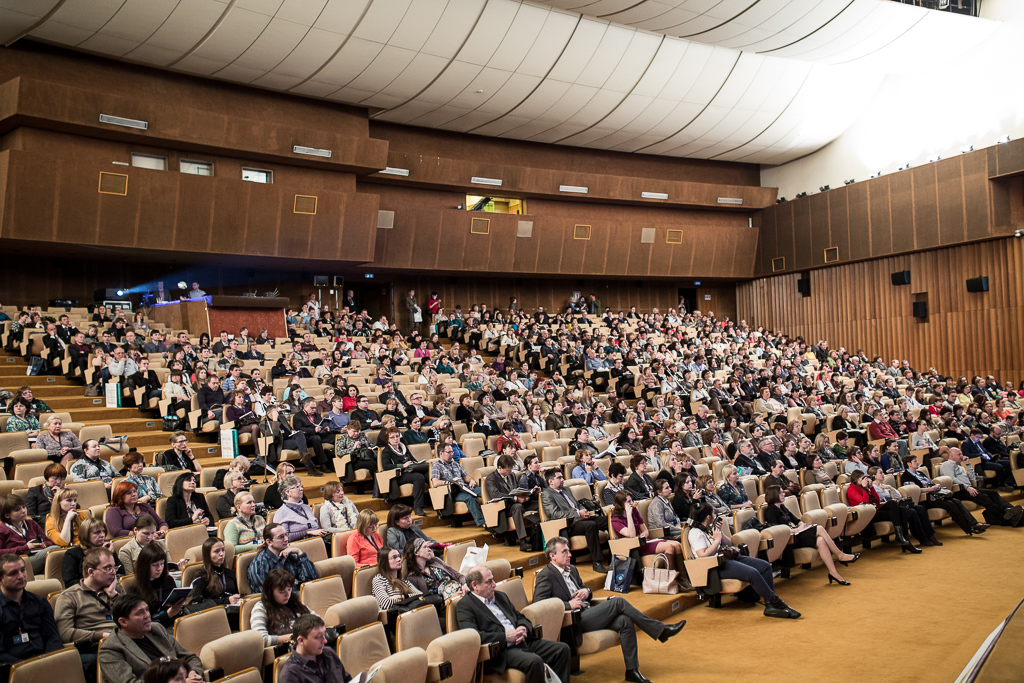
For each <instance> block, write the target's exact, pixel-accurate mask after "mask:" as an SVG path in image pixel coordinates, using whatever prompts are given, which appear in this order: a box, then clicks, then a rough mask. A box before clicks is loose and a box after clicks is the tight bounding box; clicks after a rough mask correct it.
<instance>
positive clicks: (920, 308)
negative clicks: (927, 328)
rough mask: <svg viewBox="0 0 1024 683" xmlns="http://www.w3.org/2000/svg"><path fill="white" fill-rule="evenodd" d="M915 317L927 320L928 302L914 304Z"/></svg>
mask: <svg viewBox="0 0 1024 683" xmlns="http://www.w3.org/2000/svg"><path fill="white" fill-rule="evenodd" d="M914 317H915V318H927V317H928V302H927V301H915V302H914Z"/></svg>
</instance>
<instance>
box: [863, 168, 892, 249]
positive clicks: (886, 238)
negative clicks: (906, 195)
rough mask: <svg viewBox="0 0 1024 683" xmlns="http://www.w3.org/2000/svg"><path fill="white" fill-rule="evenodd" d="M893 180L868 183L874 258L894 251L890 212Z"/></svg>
mask: <svg viewBox="0 0 1024 683" xmlns="http://www.w3.org/2000/svg"><path fill="white" fill-rule="evenodd" d="M891 179H892V176H883V177H881V178H876V179H875V180H872V181H870V182H869V183H868V220H869V226H870V227H869V231H868V234H869V236H870V239H871V255H872V256H882V255H884V254H888V253H889V252H890V251H892V213H891V212H890V210H889V201H890V196H891V193H892V185H891Z"/></svg>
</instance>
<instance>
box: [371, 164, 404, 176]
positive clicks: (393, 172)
mask: <svg viewBox="0 0 1024 683" xmlns="http://www.w3.org/2000/svg"><path fill="white" fill-rule="evenodd" d="M377 173H380V174H381V175H400V176H402V177H408V175H409V169H407V168H395V167H394V166H388V167H387V168H385V169H384V170H383V171H377Z"/></svg>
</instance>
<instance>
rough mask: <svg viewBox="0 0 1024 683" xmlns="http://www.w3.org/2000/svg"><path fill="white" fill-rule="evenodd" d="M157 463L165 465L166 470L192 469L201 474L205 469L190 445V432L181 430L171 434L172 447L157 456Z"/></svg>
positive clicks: (161, 465)
mask: <svg viewBox="0 0 1024 683" xmlns="http://www.w3.org/2000/svg"><path fill="white" fill-rule="evenodd" d="M156 464H157V465H158V466H160V467H163V468H164V471H165V472H175V471H177V470H191V471H192V472H195V473H196V474H199V473H200V472H202V470H203V468H202V466H201V465H200V464H199V461H198V460H197V459H196V455H195V453H193V452H192V449H191V448H190V447H189V445H188V434H186V433H185V432H181V431H178V432H174V434H172V435H171V447H170V448H168V449H167V450H166V451H164V452H163V453H161V454H160V455H158V456H157V462H156Z"/></svg>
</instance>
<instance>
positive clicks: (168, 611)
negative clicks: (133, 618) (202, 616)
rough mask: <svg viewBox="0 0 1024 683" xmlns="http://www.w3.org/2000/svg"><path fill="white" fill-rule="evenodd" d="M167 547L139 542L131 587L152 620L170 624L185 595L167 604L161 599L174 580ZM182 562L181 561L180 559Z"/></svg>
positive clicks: (157, 543) (165, 597)
mask: <svg viewBox="0 0 1024 683" xmlns="http://www.w3.org/2000/svg"><path fill="white" fill-rule="evenodd" d="M168 564H169V562H168V560H167V551H166V550H164V548H163V546H161V545H160V543H159V542H158V541H157V542H150V543H147V544H146V545H145V546H143V548H142V551H141V552H140V553H139V556H138V558H136V560H135V586H134V588H133V590H134V591H136V592H138V594H139V595H140V596H141V597H142V598H143V599H144V600H145V601H146V603H147V604H148V605H149V613H150V615H151V616H152V617H153V619H154V620H155V621H157V622H158V623H160V624H162V625H164V626H166V627H167V628H171V627H172V625H173V624H174V620H175V619H176V618H177V617H178V615H180V614H181V608H182V607H184V606H185V603H186V602H187V598H182V599H181V600H179V601H178V602H175V603H173V604H170V605H167V604H165V601H166V600H167V597H168V596H169V595H170V594H171V591H173V590H174V589H175V588H177V584H176V583H175V581H174V579H173V578H172V577H171V575H170V572H169V571H168ZM182 565H183V566H184V562H182Z"/></svg>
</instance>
